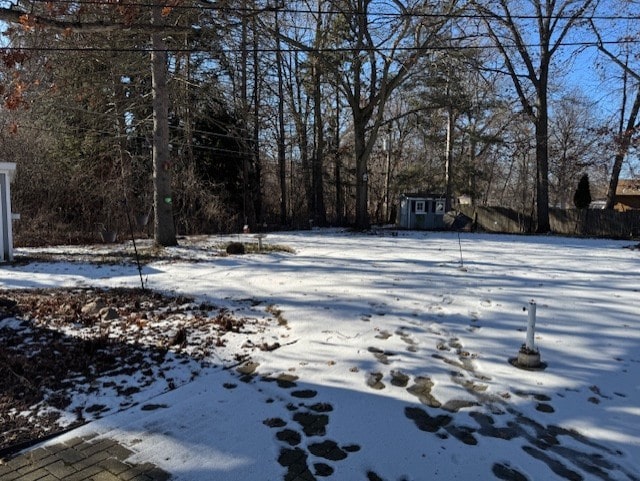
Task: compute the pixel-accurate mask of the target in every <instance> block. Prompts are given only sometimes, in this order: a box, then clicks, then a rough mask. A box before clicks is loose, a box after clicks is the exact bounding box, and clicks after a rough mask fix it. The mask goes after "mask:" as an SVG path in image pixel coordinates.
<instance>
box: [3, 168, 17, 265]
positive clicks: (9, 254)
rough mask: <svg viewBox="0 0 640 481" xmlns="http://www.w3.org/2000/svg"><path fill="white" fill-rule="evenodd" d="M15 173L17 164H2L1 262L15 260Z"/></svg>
mask: <svg viewBox="0 0 640 481" xmlns="http://www.w3.org/2000/svg"><path fill="white" fill-rule="evenodd" d="M15 171H16V164H15V163H13V162H0V262H6V261H12V260H13V229H12V227H11V221H12V220H13V219H14V215H13V214H12V213H11V181H12V180H13V175H14V173H15ZM16 217H17V216H16Z"/></svg>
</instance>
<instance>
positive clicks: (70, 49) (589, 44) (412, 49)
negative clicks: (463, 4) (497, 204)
mask: <svg viewBox="0 0 640 481" xmlns="http://www.w3.org/2000/svg"><path fill="white" fill-rule="evenodd" d="M638 43H640V38H637V39H635V38H628V39H622V40H609V41H607V40H605V41H603V42H596V41H587V40H583V41H567V42H561V43H560V46H562V47H597V46H598V45H636V44H638ZM503 46H504V47H505V48H516V45H515V44H512V45H503ZM524 47H526V48H539V47H541V45H540V44H537V43H528V44H525V45H524ZM497 48H498V47H497V46H495V45H458V46H456V45H434V46H431V47H417V46H416V47H413V46H412V47H361V48H355V47H326V48H311V47H310V48H308V49H304V50H302V49H298V48H293V47H289V48H280V50H279V51H280V52H281V53H295V52H308V53H320V54H331V53H356V52H368V53H371V52H379V53H388V52H417V51H423V52H434V51H458V50H493V49H497ZM157 51H163V52H173V53H202V54H205V53H209V54H216V53H218V54H220V53H241V52H248V53H277V52H278V49H276V48H274V47H262V48H255V47H250V48H246V49H240V48H229V47H224V48H213V47H212V48H210V49H205V48H203V47H191V48H188V47H187V48H185V47H170V48H166V49H161V50H158V49H153V48H152V47H44V46H38V47H35V46H32V47H18V46H6V47H2V48H0V52H63V53H64V52H85V53H91V52H112V53H118V52H121V53H123V52H138V53H151V52H157Z"/></svg>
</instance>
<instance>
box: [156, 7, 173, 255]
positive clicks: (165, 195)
mask: <svg viewBox="0 0 640 481" xmlns="http://www.w3.org/2000/svg"><path fill="white" fill-rule="evenodd" d="M153 22H154V23H161V22H162V7H161V5H160V4H156V5H155V6H154V7H153ZM151 45H152V51H151V76H152V90H153V205H154V216H155V226H154V241H155V243H156V244H157V245H159V246H165V247H167V246H174V245H176V244H177V243H178V242H177V240H176V232H175V225H174V222H173V208H172V202H173V199H172V194H171V163H170V160H169V92H168V90H167V47H166V45H165V42H164V39H163V34H162V33H153V34H152V36H151Z"/></svg>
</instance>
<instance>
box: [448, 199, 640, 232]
mask: <svg viewBox="0 0 640 481" xmlns="http://www.w3.org/2000/svg"><path fill="white" fill-rule="evenodd" d="M458 210H459V211H460V212H461V213H463V214H464V215H466V216H468V217H469V218H471V219H473V220H474V222H475V226H476V227H477V228H479V229H482V230H484V231H487V232H504V233H511V234H525V233H531V232H533V231H534V230H535V222H534V218H533V217H532V216H531V215H529V214H524V213H521V212H517V211H515V210H513V209H509V208H506V207H480V206H471V205H461V206H458ZM549 222H550V224H551V230H552V231H553V232H554V233H556V234H563V235H581V236H588V237H607V238H613V239H634V238H638V237H640V210H630V211H627V212H617V211H611V210H600V209H585V210H578V209H555V208H552V209H549Z"/></svg>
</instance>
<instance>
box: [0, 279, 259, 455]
mask: <svg viewBox="0 0 640 481" xmlns="http://www.w3.org/2000/svg"><path fill="white" fill-rule="evenodd" d="M267 322H268V321H265V320H259V319H255V318H250V319H247V318H236V317H234V316H233V314H232V313H230V312H229V311H227V310H225V309H220V308H217V307H216V306H213V305H209V304H199V303H195V302H194V301H193V300H192V299H189V298H185V297H166V296H163V295H160V294H158V293H154V292H151V291H148V290H144V291H143V290H141V289H113V290H98V289H46V290H44V289H41V290H4V291H0V425H2V433H0V458H2V457H3V455H7V454H10V453H11V451H13V450H15V449H16V448H17V447H21V446H24V445H25V444H28V443H30V442H32V441H34V440H37V439H40V438H43V437H46V436H49V435H51V434H52V433H56V432H58V431H61V430H63V429H65V428H70V427H74V426H77V425H80V424H82V423H84V422H86V421H88V420H91V419H97V418H99V417H102V416H104V415H105V414H106V413H109V412H114V411H118V410H122V409H127V408H129V407H132V406H135V405H137V404H141V403H144V402H145V401H147V400H149V399H150V398H152V397H154V396H156V395H158V394H161V393H162V392H166V391H168V390H171V389H175V388H176V387H177V386H179V385H181V384H184V383H186V382H189V381H190V380H192V379H193V378H194V377H195V376H197V375H198V373H199V372H200V371H201V370H202V369H203V368H206V367H210V366H211V365H212V364H220V365H225V364H229V365H231V364H233V363H237V362H240V361H243V360H245V359H247V358H248V357H249V352H250V351H251V350H252V349H256V348H258V347H255V346H253V345H252V344H251V343H248V344H247V343H244V344H242V342H241V341H242V339H246V338H247V337H250V336H251V335H252V334H258V335H259V334H260V333H261V332H263V331H264V328H265V325H266V323H267ZM234 336H235V338H237V339H240V338H242V339H240V341H238V342H236V340H237V339H235V340H234ZM241 344H242V347H241V348H240V347H239V346H240V345H241Z"/></svg>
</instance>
